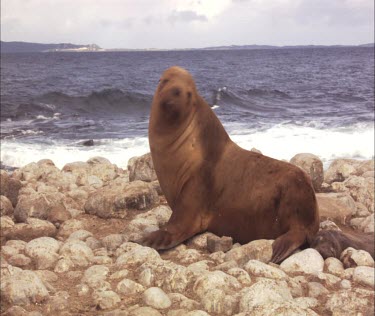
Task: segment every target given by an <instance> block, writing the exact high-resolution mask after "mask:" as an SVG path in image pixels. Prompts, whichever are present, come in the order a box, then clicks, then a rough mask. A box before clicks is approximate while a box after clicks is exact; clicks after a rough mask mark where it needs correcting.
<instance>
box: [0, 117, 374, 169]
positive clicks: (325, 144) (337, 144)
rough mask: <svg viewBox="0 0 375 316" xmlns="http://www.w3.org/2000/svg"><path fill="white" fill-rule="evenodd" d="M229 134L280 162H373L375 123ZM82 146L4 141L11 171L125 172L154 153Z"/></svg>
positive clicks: (132, 141)
mask: <svg viewBox="0 0 375 316" xmlns="http://www.w3.org/2000/svg"><path fill="white" fill-rule="evenodd" d="M230 127H231V128H230ZM228 130H231V132H230V135H231V138H232V139H233V141H235V142H236V143H237V144H238V145H240V146H241V147H243V148H245V149H249V150H250V149H251V148H253V147H255V148H257V149H259V150H261V151H262V153H263V154H264V155H267V156H270V157H273V158H276V159H285V160H290V159H291V158H292V157H293V156H294V155H296V154H298V153H312V154H315V155H317V156H319V157H320V158H321V159H322V161H323V163H324V165H325V167H327V165H328V164H329V162H330V161H331V160H332V159H335V158H356V159H371V158H373V157H374V126H373V124H367V125H360V124H357V125H355V126H351V127H346V128H340V129H319V128H314V127H309V126H295V125H287V124H280V125H276V126H274V127H272V128H270V129H266V130H262V131H254V130H251V129H246V127H244V126H243V125H242V127H241V125H239V124H233V125H231V126H228ZM82 141H83V140H82ZM77 142H78V141H77ZM77 142H75V143H73V144H72V143H70V144H69V143H66V142H65V143H63V142H58V143H51V144H40V143H27V142H20V140H17V139H3V140H2V142H1V161H2V162H3V164H5V165H8V166H13V167H22V166H24V165H26V164H28V163H30V162H36V161H38V160H40V159H47V158H48V159H51V160H52V161H53V162H54V163H55V165H56V166H57V167H59V168H62V167H63V166H64V165H65V164H66V163H68V162H73V161H86V160H88V159H89V158H92V157H94V156H102V157H105V158H107V159H109V160H110V161H111V162H112V163H115V164H116V165H118V166H119V167H121V168H126V166H127V162H128V160H129V159H130V158H132V157H134V156H140V155H143V154H145V153H147V152H149V144H148V139H147V138H146V137H135V138H125V139H120V140H113V139H104V140H100V141H99V142H97V145H95V146H92V147H83V146H77Z"/></svg>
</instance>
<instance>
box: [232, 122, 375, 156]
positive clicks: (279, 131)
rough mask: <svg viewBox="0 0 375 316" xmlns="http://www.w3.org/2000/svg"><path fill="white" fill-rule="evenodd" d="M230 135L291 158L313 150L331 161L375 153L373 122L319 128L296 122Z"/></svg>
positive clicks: (247, 144)
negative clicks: (343, 126)
mask: <svg viewBox="0 0 375 316" xmlns="http://www.w3.org/2000/svg"><path fill="white" fill-rule="evenodd" d="M231 134H232V135H231V138H232V139H233V141H235V142H236V143H237V144H238V145H240V146H241V147H243V148H245V149H251V148H253V147H255V148H257V149H259V150H260V151H262V153H263V154H264V155H267V156H270V157H273V158H276V159H285V160H290V159H291V158H292V157H293V156H294V155H296V154H298V153H312V154H315V155H317V156H319V157H320V158H321V159H322V160H323V162H325V163H328V162H330V161H331V160H332V159H335V158H356V159H371V158H373V157H374V126H373V124H367V125H366V126H361V125H360V124H357V125H355V126H351V127H347V128H340V129H318V128H313V127H305V126H295V125H276V126H274V127H272V128H270V129H267V130H264V131H260V132H252V133H250V132H249V131H246V132H245V133H242V132H241V131H240V130H237V131H233V132H232V133H231Z"/></svg>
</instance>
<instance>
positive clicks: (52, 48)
mask: <svg viewBox="0 0 375 316" xmlns="http://www.w3.org/2000/svg"><path fill="white" fill-rule="evenodd" d="M374 46H375V44H374V43H368V44H362V45H294V46H293V45H289V46H274V45H229V46H210V47H203V48H175V49H159V48H147V49H131V48H111V49H105V48H101V47H100V46H99V45H97V44H88V45H77V44H71V43H60V44H41V43H30V42H4V41H1V53H33V52H43V53H44V52H47V53H48V52H119V51H173V50H179V51H184V50H245V49H248V50H249V49H252V50H254V49H288V48H324V47H374Z"/></svg>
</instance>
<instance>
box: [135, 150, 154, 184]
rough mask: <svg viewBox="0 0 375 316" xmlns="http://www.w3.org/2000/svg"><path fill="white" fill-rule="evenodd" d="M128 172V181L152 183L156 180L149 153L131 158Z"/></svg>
mask: <svg viewBox="0 0 375 316" xmlns="http://www.w3.org/2000/svg"><path fill="white" fill-rule="evenodd" d="M128 170H129V181H135V180H141V181H146V182H152V181H155V180H157V176H156V173H155V169H154V164H153V162H152V158H151V154H150V153H148V154H145V155H143V156H140V157H133V158H131V159H130V160H129V163H128Z"/></svg>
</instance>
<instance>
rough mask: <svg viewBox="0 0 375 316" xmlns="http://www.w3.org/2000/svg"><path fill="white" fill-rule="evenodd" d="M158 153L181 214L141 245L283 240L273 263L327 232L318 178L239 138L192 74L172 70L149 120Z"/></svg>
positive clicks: (169, 194) (164, 182) (163, 181)
mask: <svg viewBox="0 0 375 316" xmlns="http://www.w3.org/2000/svg"><path fill="white" fill-rule="evenodd" d="M149 142H150V148H151V155H152V159H153V163H154V167H155V171H156V174H157V177H158V179H159V182H160V186H161V188H162V191H163V193H164V195H165V197H166V199H167V202H168V204H169V205H170V207H171V209H172V211H173V213H172V216H171V218H170V220H169V222H168V223H167V224H166V226H165V227H164V228H162V229H160V230H158V231H155V232H152V233H151V234H149V235H147V236H145V237H144V238H142V240H140V243H142V244H143V245H146V246H150V247H153V248H155V249H168V248H171V247H174V246H176V245H178V244H179V243H181V242H183V241H184V240H186V239H188V238H190V237H192V236H194V235H195V234H197V233H201V232H204V231H210V232H212V233H214V234H216V235H219V236H231V237H233V239H234V240H235V241H237V242H240V243H247V242H250V241H252V240H255V239H263V238H264V239H275V242H274V243H273V255H272V259H271V261H272V262H276V263H277V262H280V261H282V260H283V259H285V258H286V257H288V256H289V255H290V254H291V253H292V252H293V251H294V250H295V249H297V248H298V247H299V246H301V245H302V244H304V243H305V242H309V241H310V240H311V238H312V237H313V236H314V235H315V233H316V232H317V231H318V228H319V215H318V208H317V202H316V198H315V193H314V189H313V187H312V184H311V181H310V178H309V177H308V175H307V174H306V173H305V172H304V171H302V170H301V169H300V168H298V167H296V166H294V165H292V164H289V163H286V162H282V161H279V160H276V159H272V158H269V157H266V156H263V155H261V154H258V153H255V152H250V151H247V150H244V149H242V148H240V147H239V146H238V145H236V144H235V143H234V142H232V141H231V139H230V138H229V136H228V134H227V133H226V131H225V130H224V127H223V125H222V124H221V123H220V121H219V119H218V118H217V117H216V115H215V114H214V112H213V111H212V109H211V107H210V106H209V105H208V104H207V103H206V102H205V101H204V100H203V98H202V97H201V96H200V95H199V94H198V92H197V89H196V86H195V83H194V80H193V78H192V76H191V75H190V74H189V73H188V72H187V71H186V70H184V69H182V68H179V67H172V68H169V69H168V70H166V71H165V72H164V73H163V75H162V77H161V79H160V82H159V85H158V87H157V89H156V92H155V95H154V99H153V102H152V107H151V116H150V123H149Z"/></svg>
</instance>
